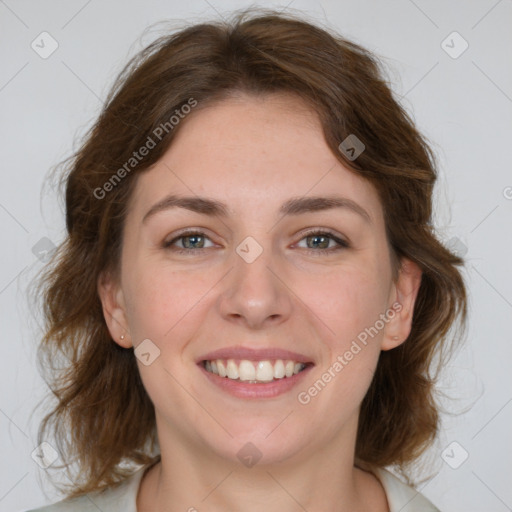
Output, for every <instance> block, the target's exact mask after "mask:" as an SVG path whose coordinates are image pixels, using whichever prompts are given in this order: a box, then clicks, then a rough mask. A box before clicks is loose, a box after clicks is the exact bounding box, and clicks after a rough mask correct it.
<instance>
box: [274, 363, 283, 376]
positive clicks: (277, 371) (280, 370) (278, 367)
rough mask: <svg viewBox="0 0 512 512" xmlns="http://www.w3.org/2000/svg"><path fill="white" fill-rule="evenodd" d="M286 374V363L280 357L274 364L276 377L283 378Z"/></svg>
mask: <svg viewBox="0 0 512 512" xmlns="http://www.w3.org/2000/svg"><path fill="white" fill-rule="evenodd" d="M284 375H285V373H284V363H283V361H281V359H278V360H277V361H276V362H275V364H274V377H275V378H276V379H282V378H283V377H284Z"/></svg>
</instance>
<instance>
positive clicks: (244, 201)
mask: <svg viewBox="0 0 512 512" xmlns="http://www.w3.org/2000/svg"><path fill="white" fill-rule="evenodd" d="M182 123H183V125H182V126H180V127H179V132H178V133H177V136H176V138H175V140H174V142H173V144H172V146H171V147H170V149H169V150H168V151H167V152H166V153H165V155H164V156H163V157H162V158H161V160H160V161H159V162H158V163H157V164H156V165H155V166H154V167H153V168H151V169H150V170H148V171H147V172H144V173H142V174H141V175H140V176H139V177H138V181H137V184H136V187H135V191H134V195H133V196H132V198H131V203H130V207H129V212H128V215H127V217H126V222H125V231H124V240H123V250H122V257H121V272H120V281H119V282H113V281H109V279H108V278H107V279H106V280H105V281H104V282H102V284H100V288H99V289H100V295H101V298H102V301H103V304H104V308H105V312H106V313H105V317H106V320H107V323H108V325H109V328H110V332H111V334H112V336H113V338H114V339H115V340H116V342H117V343H119V344H120V345H122V346H125V347H130V346H132V344H133V346H134V347H136V355H137V357H138V359H137V363H138V367H139V371H140V374H141V377H142V380H143V383H144V386H145V388H146V390H147V392H148V394H149V396H150V398H151V400H152V402H153V403H154V406H155V410H156V416H157V425H158V431H159V437H160V443H161V445H162V443H166V442H169V443H171V442H174V441H180V442H181V443H183V442H185V443H187V446H196V447H197V446H200V447H201V450H202V453H210V454H211V455H218V456H221V457H223V458H228V459H232V460H236V458H237V457H238V458H241V457H242V458H243V457H245V456H246V455H247V454H248V456H249V457H250V456H252V457H253V458H255V459H257V458H259V457H260V456H261V457H262V459H261V462H268V463H271V462H276V461H284V460H286V459H289V458H290V457H295V458H300V457H305V456H307V455H308V454H310V453H318V451H319V450H321V449H322V447H323V446H326V445H327V443H331V446H332V443H337V442H338V443H339V444H340V446H342V445H343V443H345V444H346V442H347V439H350V440H352V441H353V440H354V436H355V431H356V426H357V417H358V412H359V406H360V403H361V401H362V399H363V397H364V395H365V393H366V391H367V389H368V387H369V385H370V382H371V379H372V376H373V373H374V370H375V367H376V364H377V360H378V357H379V353H380V351H381V350H386V349H390V348H393V347H394V346H396V345H398V344H399V343H400V342H402V341H403V340H405V338H406V337H407V335H408V333H409V329H410V321H411V311H412V305H413V301H414V298H415V295H416V291H417V287H418V285H419V279H420V274H419V269H417V268H416V267H415V266H414V265H413V264H409V265H408V266H407V269H408V271H404V272H401V273H400V276H399V279H398V281H397V282H396V283H394V282H393V279H392V269H391V260H390V252H389V247H388V243H387V240H386V235H385V226H384V219H383V211H382V207H381V204H380V201H379V198H378V195H377V193H376V190H375V189H374V187H373V186H372V185H371V184H369V183H368V182H366V181H365V180H363V179H362V178H360V177H359V176H357V175H356V174H354V173H353V172H351V171H349V170H347V169H346V168H345V167H344V166H343V165H342V164H341V163H340V162H339V160H337V159H336V158H335V156H334V155H333V154H332V152H331V151H330V149H329V147H328V146H327V144H326V142H325V140H324V137H323V134H322V129H321V125H320V123H319V120H318V119H317V117H316V115H315V114H314V113H313V112H311V111H310V110H308V109H307V108H306V107H305V105H304V104H303V103H301V102H300V100H298V99H295V98H293V97H291V96H285V95H273V96H266V97H265V98H254V97H248V96H240V97H238V98H236V99H229V100H226V101H223V102H220V103H217V104H215V105H213V106H210V107H208V108H205V109H203V110H197V111H195V112H192V114H190V115H189V116H188V118H186V119H185V120H184V121H182ZM340 142H341V141H340ZM327 198H328V199H329V200H330V201H331V202H329V201H327V200H326V199H327ZM335 202H337V205H336V204H335ZM191 233H192V234H191ZM121 334H124V335H125V339H124V340H123V341H121V340H120V336H121ZM144 340H145V341H144ZM141 343H142V344H141ZM137 347H138V348H137ZM214 372H217V373H214ZM225 372H227V374H228V376H222V375H223V374H225ZM297 372H298V373H297ZM249 442H250V443H252V444H253V445H254V446H252V445H248V444H247V443H249ZM208 450H209V452H208ZM240 460H242V459H240Z"/></svg>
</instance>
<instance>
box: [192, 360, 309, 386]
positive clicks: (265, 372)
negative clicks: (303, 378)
mask: <svg viewBox="0 0 512 512" xmlns="http://www.w3.org/2000/svg"><path fill="white" fill-rule="evenodd" d="M311 365H312V363H301V362H298V361H293V360H291V359H287V360H284V359H276V360H269V359H266V360H261V361H250V360H248V359H241V360H234V359H212V360H207V361H202V366H203V368H204V369H205V370H206V371H207V372H209V373H213V374H214V375H218V376H219V377H224V378H226V379H230V380H234V381H240V382H246V383H248V384H264V383H268V382H273V381H276V380H280V379H287V378H290V377H293V376H294V375H297V374H298V373H300V372H302V371H304V370H305V369H306V368H307V367H308V366H311Z"/></svg>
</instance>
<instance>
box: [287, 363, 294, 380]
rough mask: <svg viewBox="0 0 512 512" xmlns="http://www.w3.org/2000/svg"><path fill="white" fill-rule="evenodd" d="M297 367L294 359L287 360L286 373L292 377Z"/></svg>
mask: <svg viewBox="0 0 512 512" xmlns="http://www.w3.org/2000/svg"><path fill="white" fill-rule="evenodd" d="M294 369H295V364H294V362H293V361H286V366H285V375H286V376H287V377H291V376H292V375H293V370H294Z"/></svg>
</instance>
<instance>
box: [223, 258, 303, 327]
mask: <svg viewBox="0 0 512 512" xmlns="http://www.w3.org/2000/svg"><path fill="white" fill-rule="evenodd" d="M249 261H251V260H250V259H249V260H246V259H244V258H243V257H242V256H240V255H239V254H238V253H236V252H235V253H234V254H233V264H234V266H233V267H232V269H231V271H230V272H229V273H228V275H227V276H226V278H225V279H223V281H222V282H221V286H222V288H221V291H220V294H219V302H218V307H219V311H220V314H221V315H222V317H223V318H224V319H225V320H227V321H229V322H235V323H238V324H241V325H244V326H245V327H246V328H249V329H253V330H256V329H264V328H265V327H268V326H270V325H272V326H276V325H278V324H280V323H282V322H285V321H286V320H287V319H288V318H289V317H290V315H291V312H292V308H293V300H292V296H293V294H292V292H291V290H290V288H289V287H288V286H287V285H286V277H285V275H284V272H283V271H282V269H281V268H280V266H279V264H278V261H277V260H274V261H273V260H272V257H271V250H270V249H268V250H263V252H262V253H261V254H260V255H259V256H258V257H257V258H256V259H255V260H254V261H252V262H249Z"/></svg>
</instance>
